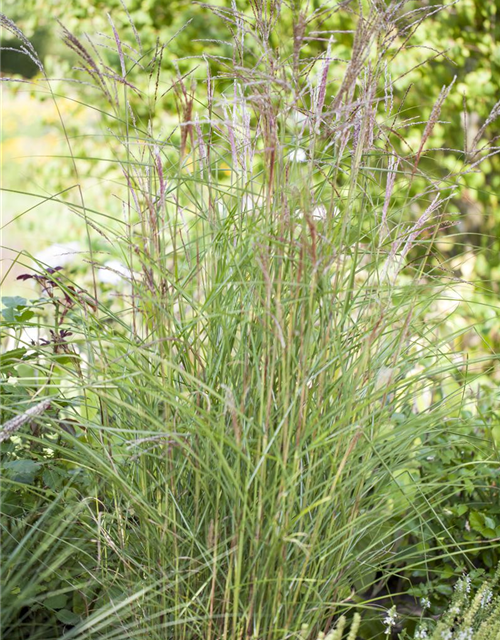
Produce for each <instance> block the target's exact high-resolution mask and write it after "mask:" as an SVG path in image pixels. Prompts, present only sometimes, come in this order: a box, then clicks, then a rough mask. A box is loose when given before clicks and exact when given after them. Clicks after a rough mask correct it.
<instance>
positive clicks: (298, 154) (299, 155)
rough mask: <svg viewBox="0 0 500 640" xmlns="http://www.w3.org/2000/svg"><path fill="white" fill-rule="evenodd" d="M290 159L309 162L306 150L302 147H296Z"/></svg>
mask: <svg viewBox="0 0 500 640" xmlns="http://www.w3.org/2000/svg"><path fill="white" fill-rule="evenodd" d="M290 160H291V161H292V162H307V156H306V152H305V151H304V149H301V148H300V147H299V148H298V149H294V150H293V151H292V153H291V154H290Z"/></svg>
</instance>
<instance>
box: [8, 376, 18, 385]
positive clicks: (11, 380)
mask: <svg viewBox="0 0 500 640" xmlns="http://www.w3.org/2000/svg"><path fill="white" fill-rule="evenodd" d="M18 382H19V378H16V376H9V377H8V378H7V384H11V385H12V386H13V387H15V386H16V384H17V383H18Z"/></svg>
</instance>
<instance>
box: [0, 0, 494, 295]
mask: <svg viewBox="0 0 500 640" xmlns="http://www.w3.org/2000/svg"><path fill="white" fill-rule="evenodd" d="M126 4H127V8H128V11H129V13H130V15H131V17H132V20H133V21H134V24H135V25H136V28H137V30H138V31H139V33H140V36H141V39H142V41H143V43H144V45H145V47H147V46H154V43H155V41H156V39H157V38H159V39H160V41H162V42H169V45H168V48H167V52H166V54H165V55H164V57H163V62H162V65H163V67H164V68H165V70H166V71H168V70H170V71H171V72H174V70H175V68H176V67H177V66H179V68H180V69H181V71H184V70H185V69H188V68H191V69H192V68H193V66H196V65H199V64H200V59H199V57H200V56H201V55H202V54H208V55H210V54H213V55H227V56H230V55H231V50H230V48H229V47H228V46H226V45H225V44H224V43H225V42H228V41H229V39H230V38H229V36H230V34H229V31H228V25H227V23H226V22H225V21H224V20H223V19H220V18H218V17H217V16H215V15H213V13H212V12H211V11H209V10H208V9H206V8H204V7H203V6H202V5H200V4H194V3H192V2H189V1H188V0H175V1H169V0H133V1H131V0H128V2H127V3H126ZM211 4H212V5H220V6H221V7H224V6H230V2H229V0H219V1H218V2H215V3H211ZM432 5H436V8H437V7H438V6H439V3H438V2H434V0H419V2H407V3H406V10H407V11H408V10H412V9H414V11H415V14H414V15H415V18H416V19H417V18H418V15H419V11H420V10H422V9H423V8H427V7H429V6H432ZM238 6H239V8H240V9H243V10H245V11H247V12H251V9H250V6H251V3H249V2H245V3H239V4H238ZM320 6H322V5H321V4H320V2H318V1H317V0H314V2H312V8H313V9H319V8H320ZM3 11H4V13H5V14H6V15H7V16H8V17H9V18H11V19H12V20H14V21H15V22H16V23H17V24H18V25H19V26H20V27H21V28H22V29H23V31H24V32H25V33H26V35H28V36H29V37H30V38H31V40H32V42H33V44H34V46H35V47H36V49H37V51H38V52H39V54H40V56H41V58H42V59H43V61H44V64H45V66H46V68H47V70H48V73H49V76H51V77H55V78H61V77H65V76H67V75H69V72H70V67H71V66H72V63H73V59H72V57H71V55H70V52H69V51H68V49H67V48H66V47H65V46H64V45H63V43H62V42H61V39H60V37H59V35H60V32H61V29H60V27H59V26H58V21H61V23H63V24H64V25H65V26H66V27H68V29H70V30H73V31H75V32H76V33H77V34H80V35H82V34H84V33H89V34H95V33H98V32H102V31H105V32H109V22H108V17H107V14H110V15H111V16H112V19H113V22H114V23H115V25H116V27H117V28H118V29H120V28H123V27H124V26H125V25H127V23H128V19H127V16H126V13H125V11H124V8H123V6H122V5H121V3H120V0H102V1H100V0H66V1H65V2H62V3H61V2H59V1H58V0H21V1H19V0H5V1H4V3H3ZM286 11H287V10H286V9H285V10H284V12H283V15H284V18H283V22H284V28H285V31H286ZM498 14H499V5H498V3H497V2H492V1H491V0H459V2H457V3H455V4H452V5H450V6H449V7H448V8H446V9H445V10H443V11H436V13H434V15H432V16H431V17H430V18H428V19H426V20H425V22H424V23H423V24H422V25H421V26H420V27H419V28H418V30H417V32H416V33H415V35H414V40H413V45H412V47H410V48H409V49H407V50H406V51H404V52H403V54H402V55H401V56H400V57H399V58H398V59H396V61H395V63H394V66H393V68H392V74H393V76H395V75H396V73H399V75H400V78H399V79H398V78H396V77H392V80H393V81H395V85H396V87H397V89H396V90H397V91H398V92H399V94H401V95H402V94H404V92H405V91H406V89H407V88H408V86H409V85H411V84H414V85H415V86H416V87H417V88H418V90H417V91H410V92H409V93H408V97H407V98H406V103H405V111H404V115H405V117H406V118H408V124H409V125H410V123H411V124H412V126H414V123H415V122H418V121H419V120H424V119H425V118H426V117H427V116H428V115H429V113H430V110H431V108H432V105H433V103H434V102H435V100H436V98H437V96H438V95H439V92H440V91H441V88H442V87H443V85H449V84H450V82H452V80H453V78H454V77H455V76H456V78H457V79H456V82H455V85H454V88H453V90H452V92H451V94H450V96H449V97H448V99H447V101H446V103H445V105H444V108H443V110H442V112H441V117H440V123H439V124H438V125H437V126H436V128H435V129H434V132H433V136H432V139H431V144H430V145H429V146H430V147H435V148H438V147H445V148H447V149H453V150H456V152H455V156H454V154H453V153H449V152H443V153H439V152H437V153H433V154H432V160H426V159H424V165H423V166H425V162H427V165H428V166H426V167H425V169H426V170H427V171H430V172H433V171H434V172H435V173H436V175H440V174H441V175H442V174H443V173H444V172H445V171H446V170H451V169H453V162H454V157H456V153H460V152H461V151H463V149H464V144H465V138H467V139H468V140H469V142H470V140H472V139H473V137H474V135H475V133H476V132H477V130H478V128H479V127H480V126H481V124H482V123H483V122H484V121H485V119H486V118H487V117H488V114H489V113H490V112H491V109H492V108H493V106H494V105H495V103H496V102H497V100H498V99H499V97H500V91H499V89H500V73H499V71H500V23H499V15H498ZM329 20H330V22H328V21H327V22H325V24H324V28H325V29H339V28H344V29H345V28H348V27H349V24H346V22H345V20H346V18H345V12H343V13H342V17H339V16H335V15H334V16H333V17H331V18H329ZM339 21H340V22H339ZM290 25H291V22H290ZM290 29H291V26H290ZM174 36H175V37H174ZM337 38H338V39H342V38H347V39H346V42H349V39H348V36H345V35H342V34H339V35H338V36H337ZM203 40H204V41H203ZM3 44H4V46H6V47H10V46H16V43H15V42H14V41H10V40H8V39H7V40H6V39H5V36H4V40H3ZM323 45H324V47H325V48H326V42H324V43H323ZM321 46H322V43H321V42H320V43H318V42H314V43H310V45H309V47H310V50H311V53H317V52H318V49H321ZM2 73H3V75H4V76H10V75H14V76H16V77H25V78H29V77H31V76H33V75H34V74H35V73H36V66H35V65H34V64H33V63H32V62H31V61H30V60H29V58H27V57H26V56H22V55H19V54H16V53H14V52H10V51H5V52H4V53H3V56H2ZM58 88H60V87H59V85H57V83H56V84H55V89H56V91H57V90H58ZM61 92H64V93H66V97H67V88H66V89H62V88H61ZM417 100H418V102H417ZM464 105H465V107H466V110H467V116H466V117H464ZM59 108H60V109H61V110H62V116H63V118H64V121H65V123H66V124H67V126H68V128H69V129H70V134H71V135H73V136H75V145H77V141H76V137H77V136H78V135H79V134H82V133H85V134H86V135H87V136H88V140H89V139H90V138H89V136H90V135H91V133H92V126H93V123H92V120H93V118H92V114H91V113H89V110H88V109H83V108H80V107H79V105H78V103H77V102H74V101H70V100H67V99H66V100H61V101H60V103H59ZM172 110H173V106H172ZM167 116H168V114H166V117H167ZM412 118H413V123H412V120H411V119H412ZM2 125H3V126H2V167H3V184H4V187H8V188H9V189H17V188H20V190H21V189H22V190H24V191H31V192H33V193H46V194H47V195H48V194H49V193H54V190H57V189H58V188H67V186H68V183H67V181H66V182H65V180H64V179H65V178H67V177H68V175H69V173H70V169H69V168H68V166H67V165H68V163H67V162H66V164H65V163H64V162H62V161H61V159H54V158H52V159H51V158H49V157H48V156H51V155H57V154H65V153H67V148H66V147H65V144H64V140H62V132H61V124H60V121H59V116H58V114H57V112H56V110H55V108H54V106H53V104H51V103H50V102H49V101H48V100H44V101H43V102H41V101H40V93H38V95H37V94H36V91H34V89H33V88H32V87H30V85H26V84H24V85H23V84H16V85H10V86H8V87H6V86H5V85H4V91H3V111H2ZM422 128H423V125H422V126H421V127H420V130H419V128H418V126H416V127H414V131H415V133H414V134H413V133H412V132H411V131H409V136H408V142H409V144H410V145H412V143H414V145H415V147H418V143H419V135H420V134H421V129H422ZM488 131H489V136H490V137H491V138H493V139H495V138H496V136H497V135H499V133H500V130H499V123H498V122H493V123H492V124H491V125H490V126H489V129H488ZM413 138H414V139H413ZM35 156H45V158H43V157H35ZM431 163H432V164H431ZM499 166H500V165H499V160H498V157H496V156H495V157H492V158H491V159H488V160H486V161H484V162H483V163H482V165H481V171H480V172H477V173H470V174H469V175H467V176H466V177H465V178H464V179H463V180H462V189H461V193H460V197H457V198H456V199H455V200H454V202H453V207H454V211H455V212H456V213H457V214H459V215H460V225H459V226H460V231H461V233H462V234H463V235H462V237H461V242H462V243H463V242H465V243H466V244H467V247H468V248H469V249H470V263H469V264H468V267H467V274H468V276H469V277H470V276H472V275H475V276H477V277H479V278H481V281H482V283H483V286H484V288H485V290H489V291H491V292H492V293H495V294H496V293H497V292H498V290H499V288H498V283H499V281H500V251H499V249H500V212H499V211H498V187H499V184H500V172H499ZM103 171H104V173H105V171H106V170H105V168H103ZM92 173H93V174H94V175H95V173H96V172H95V171H93V172H92ZM56 177H57V178H59V180H56V179H55V178H56ZM103 178H105V176H103ZM94 186H95V185H94ZM86 188H88V189H92V186H91V185H87V186H86ZM51 189H52V191H51ZM34 204H36V203H35V202H34V201H33V199H29V198H26V197H25V196H19V195H16V194H13V193H4V200H3V218H4V223H3V224H4V225H5V223H6V222H8V221H9V220H11V219H12V218H15V217H16V216H19V214H21V213H22V212H24V211H25V210H26V209H28V208H30V207H32V206H33V205H34ZM53 211H54V208H53V207H51V206H49V205H46V204H45V205H42V206H37V208H36V209H34V210H33V211H32V212H30V213H28V214H25V215H23V216H21V217H20V218H19V219H18V221H17V222H16V223H15V224H11V225H9V226H8V227H6V228H5V229H4V235H3V242H2V244H3V245H4V246H8V247H11V248H14V249H19V248H25V249H27V250H29V251H30V252H33V251H39V250H42V249H43V248H44V246H46V245H49V244H51V243H53V242H54V241H56V242H62V241H68V240H69V239H70V237H71V240H79V239H80V237H79V234H81V233H82V229H81V226H79V225H78V224H77V222H76V221H75V219H74V217H71V216H69V217H65V216H61V215H60V212H59V213H58V214H57V215H58V217H57V225H54V224H53V217H54V215H55V214H54V213H51V212H53ZM35 231H36V232H35ZM34 232H35V233H34ZM442 247H443V250H444V249H446V247H445V245H444V244H443V245H442ZM447 249H448V250H449V249H450V247H448V248H447ZM4 252H5V250H4ZM448 253H449V252H448ZM452 253H453V248H452V247H451V254H452ZM460 253H463V251H462V250H461V251H460ZM448 257H450V256H448ZM451 257H452V255H451ZM4 273H5V265H4ZM10 282H12V279H11V278H10V277H9V278H8V279H7V284H6V286H8V283H10Z"/></svg>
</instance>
